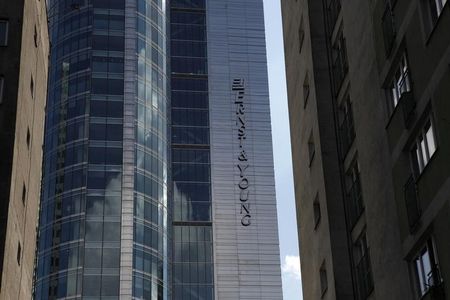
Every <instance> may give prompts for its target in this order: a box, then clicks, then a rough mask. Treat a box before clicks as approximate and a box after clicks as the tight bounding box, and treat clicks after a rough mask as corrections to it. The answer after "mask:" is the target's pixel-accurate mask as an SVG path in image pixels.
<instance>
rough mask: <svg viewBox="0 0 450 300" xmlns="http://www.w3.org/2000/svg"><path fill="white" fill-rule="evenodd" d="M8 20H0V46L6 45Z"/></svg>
mask: <svg viewBox="0 0 450 300" xmlns="http://www.w3.org/2000/svg"><path fill="white" fill-rule="evenodd" d="M8 26H9V23H8V20H0V47H1V46H8Z"/></svg>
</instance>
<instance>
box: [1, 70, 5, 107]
mask: <svg viewBox="0 0 450 300" xmlns="http://www.w3.org/2000/svg"><path fill="white" fill-rule="evenodd" d="M4 89H5V77H3V75H0V104H2V103H3V94H4V92H3V91H4Z"/></svg>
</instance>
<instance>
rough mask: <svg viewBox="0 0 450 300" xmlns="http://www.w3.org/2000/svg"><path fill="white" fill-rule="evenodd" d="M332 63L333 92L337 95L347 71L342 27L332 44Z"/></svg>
mask: <svg viewBox="0 0 450 300" xmlns="http://www.w3.org/2000/svg"><path fill="white" fill-rule="evenodd" d="M332 64H333V65H332V71H333V83H334V92H335V94H336V95H337V94H338V93H339V90H340V88H341V86H342V83H343V81H344V79H345V76H346V75H347V71H348V59H347V46H346V41H345V38H344V35H343V33H342V28H341V29H340V30H339V33H338V35H337V38H336V42H335V43H334V45H333V49H332Z"/></svg>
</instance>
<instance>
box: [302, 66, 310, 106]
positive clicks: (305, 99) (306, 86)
mask: <svg viewBox="0 0 450 300" xmlns="http://www.w3.org/2000/svg"><path fill="white" fill-rule="evenodd" d="M309 92H310V90H309V76H308V73H306V75H305V80H304V81H303V108H305V107H306V104H307V103H308V99H309Z"/></svg>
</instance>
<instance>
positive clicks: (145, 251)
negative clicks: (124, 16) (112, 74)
mask: <svg viewBox="0 0 450 300" xmlns="http://www.w3.org/2000/svg"><path fill="white" fill-rule="evenodd" d="M166 5H167V4H166V1H164V0H137V15H136V26H137V40H136V56H137V81H136V82H137V97H136V116H137V118H136V124H135V126H136V136H137V139H136V149H135V150H136V152H135V153H136V155H135V158H136V168H135V177H134V178H135V182H134V184H135V191H134V243H133V299H168V297H169V296H168V294H169V289H168V286H167V282H168V276H169V274H168V271H169V268H168V264H169V259H168V258H169V255H168V251H167V250H168V228H167V226H168V219H167V218H168V214H167V212H168V208H167V206H168V201H167V181H168V174H167V166H168V165H167V160H168V152H169V142H168V139H167V129H168V128H167V126H168V122H167V115H168V112H167V111H168V97H167V93H166V92H167V90H168V89H167V85H168V80H167V58H166V51H167V49H166V48H167V37H166V28H167V21H166Z"/></svg>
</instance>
